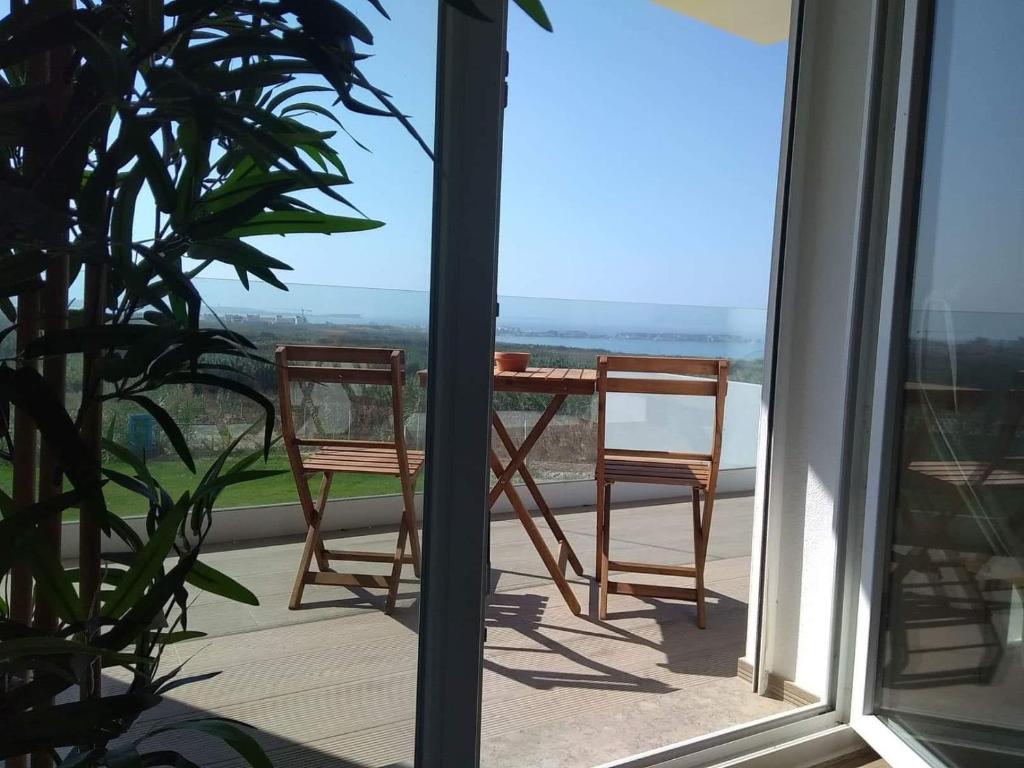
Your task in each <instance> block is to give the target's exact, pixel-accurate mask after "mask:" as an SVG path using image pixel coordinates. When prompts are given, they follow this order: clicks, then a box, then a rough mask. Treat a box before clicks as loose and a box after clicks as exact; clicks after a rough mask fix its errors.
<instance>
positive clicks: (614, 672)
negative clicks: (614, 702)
mask: <svg viewBox="0 0 1024 768" xmlns="http://www.w3.org/2000/svg"><path fill="white" fill-rule="evenodd" d="M708 597H709V599H710V604H709V606H708V611H709V624H711V625H712V626H713V624H712V622H714V620H715V614H716V613H718V614H719V615H720V618H721V619H722V620H723V621H728V624H727V625H726V627H727V631H728V632H729V634H730V635H731V636H730V637H728V638H726V637H721V638H718V640H719V641H718V642H715V643H714V644H713V646H712V647H710V648H708V647H707V646H706V645H705V647H704V649H703V652H700V653H693V652H692V647H691V646H692V645H693V641H694V640H697V639H701V638H702V637H703V638H706V637H707V635H706V634H704V633H708V632H713V631H714V630H701V629H698V628H697V626H696V609H695V607H694V606H692V605H688V604H686V603H679V602H676V601H666V600H656V599H643V600H638V603H640V604H641V605H642V606H643V607H642V608H638V609H635V610H630V611H627V612H619V613H618V614H615V615H614V616H613V617H611V620H609V621H598V620H596V619H593V618H591V617H589V616H572V617H570V618H569V620H568V621H566V622H564V623H553V622H552V621H551V620H548V619H546V615H545V614H546V609H547V608H548V604H549V598H548V597H546V596H544V595H537V594H528V593H527V594H513V593H502V592H499V593H494V594H491V595H490V596H489V597H488V601H487V607H486V614H485V621H484V626H485V628H486V629H488V630H489V632H488V635H489V637H488V642H487V644H486V646H485V654H484V669H486V670H489V671H490V672H494V673H496V674H499V675H501V676H503V677H505V678H508V679H510V680H514V681H516V682H519V683H522V684H523V685H527V686H530V687H531V688H536V689H540V690H549V689H553V688H582V689H596V690H606V691H633V692H637V693H659V694H664V693H671V692H673V691H676V690H678V687H677V686H675V685H672V684H669V683H667V682H665V681H664V680H662V679H658V678H657V677H651V676H645V675H643V674H638V673H637V672H636V671H635V670H632V671H631V670H628V669H621V668H619V667H617V666H615V665H614V664H613V663H609V661H608V659H607V658H605V659H602V658H597V657H596V655H591V654H588V653H586V652H584V651H583V650H580V649H579V648H577V647H574V644H573V643H572V642H571V640H579V641H581V643H586V644H589V645H590V646H591V647H593V646H594V645H595V643H608V644H610V645H611V646H614V645H616V644H618V643H622V644H626V645H629V646H632V647H635V648H641V649H647V650H648V651H654V652H655V653H656V654H658V655H660V656H661V658H662V660H661V661H659V662H657V664H656V666H658V667H660V668H662V669H665V670H667V671H668V672H670V673H672V674H676V675H701V676H705V677H708V676H711V677H735V675H736V659H737V658H738V657H739V656H741V655H742V652H743V644H744V641H745V621H746V605H745V604H744V603H741V602H739V601H737V600H733V599H732V598H729V597H726V596H724V595H720V594H717V593H713V592H709V593H708ZM730 614H731V616H730ZM737 614H739V615H740V616H741V617H742V620H738V619H737ZM637 618H639V619H649V620H650V621H651V622H652V623H653V624H654V625H656V626H657V627H658V631H657V632H655V633H651V636H648V634H641V633H638V632H635V631H631V630H629V629H626V628H625V627H622V626H619V625H617V624H616V621H615V620H616V619H637ZM491 630H493V631H491ZM509 631H511V633H513V634H512V638H514V639H513V640H512V641H511V642H510V643H509V644H502V643H501V641H500V640H499V639H498V638H496V637H495V635H498V636H499V637H500V638H504V637H507V636H508V634H509ZM654 636H657V639H653V637H654ZM641 652H642V651H641ZM603 655H604V656H605V657H607V656H609V654H608V653H607V652H606V653H604V654H603ZM517 656H520V657H523V658H524V659H530V660H531V661H530V662H527V663H524V664H522V665H521V664H520V663H517V662H516V661H515V659H516V657H517ZM534 659H543V661H533V660H534ZM632 659H633V660H634V661H635V657H632ZM545 662H548V663H545Z"/></svg>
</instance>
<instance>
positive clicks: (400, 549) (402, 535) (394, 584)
mask: <svg viewBox="0 0 1024 768" xmlns="http://www.w3.org/2000/svg"><path fill="white" fill-rule="evenodd" d="M408 531H409V526H408V524H407V523H406V521H405V518H404V516H403V518H402V524H401V525H400V526H398V543H397V544H396V545H395V559H394V560H393V561H392V565H391V579H390V580H389V583H388V599H387V602H386V603H385V604H384V613H386V614H387V615H388V616H390V615H391V614H392V613H394V611H395V601H397V600H398V588H399V586H401V583H402V559H403V558H404V557H405V539H406V536H408Z"/></svg>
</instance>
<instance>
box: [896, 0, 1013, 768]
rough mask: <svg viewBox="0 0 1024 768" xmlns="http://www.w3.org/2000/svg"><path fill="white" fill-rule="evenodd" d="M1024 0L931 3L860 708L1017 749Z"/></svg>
mask: <svg viewBox="0 0 1024 768" xmlns="http://www.w3.org/2000/svg"><path fill="white" fill-rule="evenodd" d="M1022 33H1024V4H1021V3H1016V2H990V3H975V2H962V1H961V2H957V1H953V0H946V1H945V2H940V3H938V5H937V8H936V15H935V27H934V35H935V37H934V48H933V57H932V64H931V67H932V69H931V73H930V82H929V90H928V101H927V111H926V123H925V137H924V138H925V143H924V163H923V175H922V180H921V199H920V210H919V214H918V216H919V218H918V234H917V244H916V245H917V247H916V253H915V255H914V265H913V273H912V274H913V278H912V279H913V289H912V299H911V308H910V317H909V328H908V346H907V353H906V360H905V371H906V381H905V387H904V392H903V398H902V400H903V408H902V419H901V425H900V426H901V427H902V433H901V438H900V444H899V454H898V456H899V459H898V460H899V464H898V467H899V471H898V474H897V476H896V485H897V492H896V497H895V509H894V514H893V516H892V518H893V519H892V529H891V537H892V538H891V550H890V552H889V563H888V571H887V572H888V582H887V585H886V587H887V592H886V597H885V601H884V604H883V608H882V633H883V636H882V642H881V644H880V649H881V650H880V654H881V656H880V659H879V661H880V664H879V670H880V671H879V677H878V681H877V689H876V710H877V712H878V713H879V714H880V715H881V716H882V717H883V718H884V719H886V720H887V721H888V722H889V723H890V724H891V725H892V726H893V727H894V728H896V729H897V730H898V731H900V732H902V733H903V734H904V735H905V736H906V737H907V738H908V740H909V741H910V742H911V743H912V744H914V745H916V746H918V747H919V748H921V749H922V752H923V753H926V754H927V755H928V756H929V759H932V760H935V761H937V762H938V763H939V764H947V765H954V766H968V765H970V766H971V767H972V768H977V767H982V766H1011V765H1013V766H1019V765H1022V764H1024V312H1022V309H1024V300H1022V295H1024V294H1022V290H1021V289H1022V288H1024V225H1022V216H1024V131H1022V130H1021V126H1022V125H1024V86H1022V83H1021V80H1020V78H1019V76H1018V74H1019V73H1020V72H1022V71H1024V48H1022V46H1021V45H1020V38H1021V34H1022Z"/></svg>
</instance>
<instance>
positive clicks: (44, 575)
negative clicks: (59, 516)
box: [28, 531, 85, 624]
mask: <svg viewBox="0 0 1024 768" xmlns="http://www.w3.org/2000/svg"><path fill="white" fill-rule="evenodd" d="M29 552H30V554H29V557H28V562H29V568H30V569H31V571H32V577H33V578H34V579H35V582H36V589H37V590H39V593H40V595H41V596H42V597H43V598H45V600H46V602H47V603H48V604H49V605H50V607H51V608H52V609H53V612H54V613H56V614H57V615H58V616H59V617H60V618H61V619H63V620H64V621H66V622H68V623H69V624H73V623H75V622H79V621H81V620H83V619H84V618H85V612H84V611H83V609H82V604H81V602H80V601H79V599H78V593H77V592H76V591H75V585H74V584H73V583H72V581H71V579H69V578H68V575H67V573H65V571H64V566H62V565H61V562H60V555H59V553H58V552H57V551H56V550H55V549H54V548H53V547H52V546H51V545H50V542H49V541H47V540H46V538H45V537H44V536H43V534H42V532H41V531H37V532H36V534H35V535H34V536H33V537H32V539H31V542H30V544H29Z"/></svg>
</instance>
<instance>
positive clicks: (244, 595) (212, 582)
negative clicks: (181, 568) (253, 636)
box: [186, 560, 260, 605]
mask: <svg viewBox="0 0 1024 768" xmlns="http://www.w3.org/2000/svg"><path fill="white" fill-rule="evenodd" d="M186 581H188V583H189V584H191V585H192V586H193V587H198V588H199V589H201V590H203V591H205V592H211V593H213V594H215V595H220V596H221V597H226V598H228V599H229V600H234V601H235V602H236V603H245V604H246V605H259V604H260V601H259V599H258V598H257V597H256V595H254V594H253V593H252V592H251V591H249V590H248V589H247V588H246V587H244V586H243V585H242V584H239V583H238V582H237V581H235V580H234V579H232V578H231V577H230V576H228V575H227V574H225V573H221V572H220V571H218V570H217V569H216V568H213V567H211V566H209V565H207V564H206V563H204V562H202V561H201V560H196V563H195V565H194V566H193V568H192V571H191V572H190V573H189V574H188V576H187V577H186Z"/></svg>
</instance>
